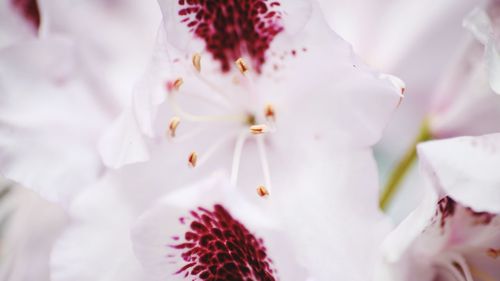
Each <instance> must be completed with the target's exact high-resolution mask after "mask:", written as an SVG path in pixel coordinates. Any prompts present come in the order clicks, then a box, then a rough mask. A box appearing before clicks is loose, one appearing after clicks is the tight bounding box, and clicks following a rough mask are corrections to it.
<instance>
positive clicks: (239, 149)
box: [231, 131, 248, 186]
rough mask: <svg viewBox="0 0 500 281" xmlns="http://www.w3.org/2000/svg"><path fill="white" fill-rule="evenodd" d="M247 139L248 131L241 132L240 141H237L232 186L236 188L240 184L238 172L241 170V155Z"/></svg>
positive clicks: (232, 169)
mask: <svg viewBox="0 0 500 281" xmlns="http://www.w3.org/2000/svg"><path fill="white" fill-rule="evenodd" d="M247 137H248V132H247V131H243V132H241V133H240V135H239V136H238V139H237V140H236V144H235V146H234V153H233V164H232V167H231V185H232V186H235V185H236V184H237V182H238V172H239V169H240V162H241V153H242V151H243V145H244V144H245V141H246V139H247Z"/></svg>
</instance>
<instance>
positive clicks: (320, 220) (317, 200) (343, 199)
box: [272, 145, 390, 280]
mask: <svg viewBox="0 0 500 281" xmlns="http://www.w3.org/2000/svg"><path fill="white" fill-rule="evenodd" d="M314 146H315V148H314V149H318V146H317V145H314ZM302 149H306V148H302ZM311 150H313V149H312V148H311ZM318 150H320V151H317V154H323V155H324V158H322V157H319V156H318V155H315V156H316V157H313V158H312V159H314V161H312V162H301V163H302V165H303V167H307V168H304V169H296V170H293V171H294V172H293V174H294V175H293V176H288V178H279V179H276V180H279V181H280V182H279V183H280V184H284V183H286V184H287V185H286V186H287V187H288V188H287V189H286V190H284V189H280V190H277V189H276V188H275V192H274V194H273V195H272V196H273V198H274V200H276V201H277V202H279V203H280V204H282V205H279V207H280V211H276V212H279V213H280V214H281V216H282V217H283V220H284V222H285V224H286V226H287V233H289V235H290V236H291V237H292V240H291V241H293V243H294V246H295V247H296V249H297V251H299V257H300V260H301V262H302V264H303V265H304V266H305V267H306V268H307V269H309V270H310V272H311V273H312V274H314V277H315V279H317V280H337V279H338V280H370V279H371V278H372V276H373V274H374V271H375V265H376V263H377V260H378V259H379V258H380V256H379V255H380V252H379V247H380V245H381V243H382V240H383V238H384V237H385V235H386V234H387V233H388V231H389V230H390V224H389V222H388V221H386V219H385V218H384V216H383V215H382V214H381V213H380V211H379V209H378V204H377V202H378V201H377V198H378V186H377V182H378V181H377V175H376V169H375V163H374V161H373V159H372V156H371V154H370V152H369V151H366V150H361V151H359V150H345V148H341V149H327V150H325V149H324V148H322V149H318ZM286 159H287V160H286V161H288V162H293V161H296V159H294V158H286ZM299 162H300V161H299ZM282 165H283V166H287V165H286V164H284V163H283V164H282ZM360 175H362V176H360ZM282 177H285V176H284V175H283V176H282ZM366 229H369V230H370V231H369V238H367V233H366Z"/></svg>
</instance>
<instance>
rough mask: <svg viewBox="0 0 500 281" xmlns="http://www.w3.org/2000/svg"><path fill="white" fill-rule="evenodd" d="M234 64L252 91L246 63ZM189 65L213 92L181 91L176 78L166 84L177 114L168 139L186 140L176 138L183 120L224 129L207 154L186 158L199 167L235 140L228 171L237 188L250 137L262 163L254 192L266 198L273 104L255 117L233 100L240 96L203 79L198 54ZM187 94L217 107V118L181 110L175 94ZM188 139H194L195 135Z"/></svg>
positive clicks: (191, 154)
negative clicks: (267, 138)
mask: <svg viewBox="0 0 500 281" xmlns="http://www.w3.org/2000/svg"><path fill="white" fill-rule="evenodd" d="M234 63H235V65H236V67H237V68H238V70H239V71H240V74H239V75H241V79H243V80H244V82H245V83H246V84H244V85H246V86H248V87H249V88H251V87H252V85H251V83H252V81H251V80H250V79H249V77H248V75H249V73H248V72H249V71H250V68H249V67H248V65H247V64H246V62H245V61H244V60H243V59H242V58H239V59H237V60H236V61H235V62H234ZM192 64H193V67H194V69H195V70H196V71H195V73H196V76H197V78H198V79H199V81H201V82H202V83H203V84H204V85H205V86H207V87H208V88H210V89H211V90H212V91H213V95H210V96H208V95H205V96H204V95H201V93H197V94H196V95H192V93H186V92H184V91H183V89H182V85H183V84H184V80H183V79H182V78H177V79H175V80H173V81H169V82H168V83H167V90H168V99H169V104H170V106H171V107H172V109H173V111H174V112H175V114H176V115H175V116H173V117H172V118H171V119H170V122H169V124H168V133H167V135H168V137H169V138H170V139H171V140H175V141H180V140H182V139H184V138H185V137H186V136H184V137H183V136H178V134H177V129H178V127H179V126H180V124H181V122H183V120H184V121H188V122H192V123H198V124H206V123H211V124H219V125H220V126H224V131H225V132H227V134H226V135H222V136H220V137H218V141H216V142H215V143H213V144H211V146H210V147H209V148H208V149H207V150H206V151H204V152H202V153H200V154H198V152H196V151H193V152H191V153H190V154H189V156H188V164H189V166H190V167H192V168H195V167H197V166H200V165H202V164H203V163H205V162H206V161H207V160H208V159H209V158H210V157H211V156H212V155H213V154H214V153H215V152H216V151H217V150H218V149H219V148H221V147H223V146H224V145H225V144H226V143H227V142H228V141H230V140H233V139H235V140H236V143H235V148H234V153H233V164H232V168H231V183H232V184H233V185H236V183H237V179H238V171H239V166H240V160H241V154H242V150H243V146H244V144H245V141H246V140H247V139H248V138H249V137H253V138H254V139H255V141H256V143H257V148H258V151H259V158H260V162H261V163H260V164H261V168H262V173H263V177H264V184H263V185H259V186H258V187H257V189H256V191H257V194H258V195H259V196H261V197H266V196H268V195H269V193H270V190H271V177H270V172H269V165H268V162H267V156H266V150H265V143H264V137H265V135H266V134H267V133H269V132H273V131H274V130H275V129H276V128H275V121H276V111H275V108H274V106H273V105H272V104H266V105H265V106H263V108H262V110H261V112H260V114H257V112H252V111H253V110H246V109H245V108H244V105H245V102H241V101H238V100H235V98H236V97H242V95H229V94H228V93H226V92H225V89H220V88H219V87H218V86H217V85H215V84H213V83H211V81H209V79H207V78H206V77H204V76H203V74H202V73H201V69H202V67H201V55H200V54H194V55H193V59H192ZM240 82H241V81H239V82H235V83H236V85H238V86H237V87H240V86H243V85H240ZM240 89H243V88H240ZM189 94H191V95H190V96H191V97H194V98H195V99H196V100H204V101H206V102H209V103H212V104H213V105H215V106H217V107H219V108H220V110H218V111H217V112H218V113H217V115H198V114H193V113H191V112H188V111H186V110H184V108H183V107H182V106H181V105H180V103H179V102H178V101H177V95H186V96H187V95H189ZM242 105H243V107H242ZM247 105H248V104H247ZM235 109H236V111H235ZM222 110H228V111H229V112H230V114H219V112H223V111H222ZM228 124H229V126H228ZM230 124H236V126H232V125H230ZM201 128H202V129H203V128H213V127H210V126H203V127H201ZM195 134H196V133H195ZM188 136H189V137H193V136H194V135H188Z"/></svg>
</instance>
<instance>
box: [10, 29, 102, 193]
mask: <svg viewBox="0 0 500 281" xmlns="http://www.w3.org/2000/svg"><path fill="white" fill-rule="evenodd" d="M0 56H1V58H0V73H1V75H2V77H4V79H2V82H1V84H0V88H1V89H2V97H1V99H2V102H1V110H0V123H1V127H0V130H1V131H2V134H1V138H0V144H1V156H0V164H1V169H2V172H3V173H4V175H5V176H6V177H8V178H10V179H13V180H15V181H18V182H20V183H21V184H22V185H23V186H25V187H27V188H30V189H33V190H35V191H37V192H39V193H40V194H41V195H42V196H44V197H45V198H47V199H49V200H53V201H66V200H68V199H70V198H71V197H72V196H73V195H74V194H75V192H77V191H78V190H79V189H80V188H82V187H83V186H84V185H85V184H87V183H89V182H90V181H92V180H94V179H95V178H96V177H97V176H99V173H100V169H101V162H100V160H99V157H98V155H97V154H96V149H95V145H96V142H97V135H99V133H100V130H101V129H102V126H104V125H106V124H107V122H108V121H107V119H106V116H105V115H103V114H102V111H99V110H96V109H98V108H101V106H102V103H101V99H100V97H98V96H94V95H93V92H92V91H91V90H89V88H88V87H91V86H92V83H88V81H87V80H86V78H87V77H86V76H85V75H84V74H83V73H82V72H81V68H80V65H79V64H78V58H76V57H75V56H74V45H72V44H71V43H70V42H68V41H67V40H64V39H60V38H57V39H53V40H39V41H30V42H25V43H24V44H22V45H17V46H15V47H12V48H8V49H4V50H3V51H2V53H1V55H0Z"/></svg>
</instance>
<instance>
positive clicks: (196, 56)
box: [193, 53, 201, 72]
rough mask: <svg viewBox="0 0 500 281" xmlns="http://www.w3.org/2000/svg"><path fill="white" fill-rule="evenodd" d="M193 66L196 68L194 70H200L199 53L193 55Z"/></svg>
mask: <svg viewBox="0 0 500 281" xmlns="http://www.w3.org/2000/svg"><path fill="white" fill-rule="evenodd" d="M193 66H194V68H195V69H196V71H198V72H200V71H201V55H200V54H199V53H195V54H194V55H193Z"/></svg>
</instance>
